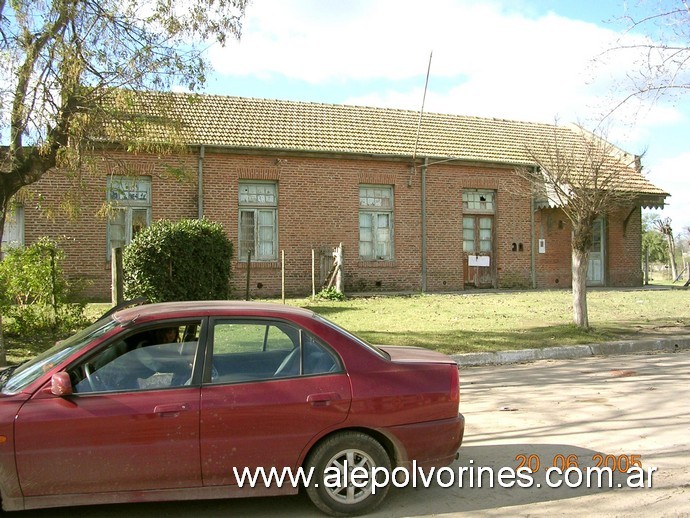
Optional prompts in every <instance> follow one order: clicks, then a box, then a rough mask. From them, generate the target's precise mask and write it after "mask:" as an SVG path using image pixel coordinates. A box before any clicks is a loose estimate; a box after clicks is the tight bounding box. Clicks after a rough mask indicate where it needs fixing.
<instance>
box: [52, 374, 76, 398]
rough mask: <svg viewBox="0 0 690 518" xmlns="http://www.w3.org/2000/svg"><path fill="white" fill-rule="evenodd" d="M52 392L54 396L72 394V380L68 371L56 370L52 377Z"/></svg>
mask: <svg viewBox="0 0 690 518" xmlns="http://www.w3.org/2000/svg"><path fill="white" fill-rule="evenodd" d="M50 392H51V393H52V394H53V395H54V396H71V395H72V392H73V391H72V380H71V379H70V377H69V374H68V373H66V372H56V373H55V374H53V377H52V378H51V379H50Z"/></svg>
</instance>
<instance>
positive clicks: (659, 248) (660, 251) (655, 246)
mask: <svg viewBox="0 0 690 518" xmlns="http://www.w3.org/2000/svg"><path fill="white" fill-rule="evenodd" d="M659 218H660V216H659V214H656V213H647V214H643V215H642V253H643V257H642V259H643V260H644V259H645V258H644V254H645V251H646V253H648V254H649V260H650V261H651V262H653V263H665V262H666V261H668V246H667V244H666V238H664V236H663V235H662V234H661V233H660V232H659V231H658V230H657V229H656V227H655V223H654V222H655V221H657V220H659Z"/></svg>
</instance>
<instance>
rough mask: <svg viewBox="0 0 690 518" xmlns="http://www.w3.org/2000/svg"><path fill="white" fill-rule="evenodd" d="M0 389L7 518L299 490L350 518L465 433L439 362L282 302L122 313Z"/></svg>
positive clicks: (450, 450) (13, 371)
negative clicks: (11, 513)
mask: <svg viewBox="0 0 690 518" xmlns="http://www.w3.org/2000/svg"><path fill="white" fill-rule="evenodd" d="M0 379H1V386H2V395H1V396H0V492H1V496H2V507H3V509H5V510H18V509H35V508H43V507H54V506H65V505H69V506H72V505H81V504H101V503H115V502H141V501H163V500H183V499H202V498H225V497H248V496H261V495H284V494H292V493H296V492H297V491H298V490H299V489H300V486H306V491H307V494H308V495H309V497H310V498H311V500H312V501H313V502H314V503H315V504H316V506H318V507H319V508H320V509H321V510H323V511H325V512H327V513H331V514H340V515H343V514H356V513H362V512H365V511H368V510H371V509H373V508H374V507H375V506H376V505H378V504H379V503H380V502H381V501H382V500H383V498H384V497H385V495H386V491H387V489H388V487H389V485H390V484H385V482H387V481H388V479H387V478H386V477H387V474H388V473H391V472H393V470H394V469H396V468H400V469H412V467H413V466H414V469H430V468H432V467H441V466H446V465H448V464H450V463H451V462H452V461H453V460H454V459H455V458H456V456H457V450H458V448H459V447H460V444H461V442H462V437H463V432H464V418H463V417H462V415H460V414H459V413H458V407H459V399H460V393H459V380H458V369H457V366H456V364H455V363H454V362H453V361H452V360H451V359H450V358H448V357H447V356H445V355H442V354H440V353H436V352H433V351H429V350H425V349H420V348H414V347H374V346H372V345H369V344H367V343H366V342H364V341H362V340H360V339H358V338H356V337H355V336H353V335H351V334H350V333H348V332H347V331H345V330H343V329H341V328H340V327H338V326H336V325H335V324H333V323H331V322H329V321H328V320H326V319H324V318H322V317H321V316H319V315H316V314H315V313H313V312H311V311H307V310H304V309H298V308H293V307H289V306H284V305H273V304H259V303H245V302H178V303H164V304H151V305H144V306H137V307H133V308H128V309H123V310H120V311H117V312H114V313H113V314H111V315H108V316H107V317H104V318H102V319H101V320H99V321H98V322H96V323H95V324H93V325H92V326H90V327H89V328H87V329H85V330H83V331H81V332H80V333H78V334H76V335H74V336H72V337H71V338H69V339H67V340H65V341H63V342H60V343H58V344H57V345H56V346H55V347H53V348H52V349H50V350H48V351H46V352H45V353H43V354H41V355H40V356H38V357H36V358H35V359H33V360H31V361H30V362H28V363H25V364H22V365H20V366H18V367H11V368H9V369H7V370H5V371H4V372H3V373H2V374H1V375H0ZM271 468H274V470H273V471H274V472H275V473H274V474H275V475H276V478H275V479H270V480H269V481H268V482H269V483H264V480H263V479H261V478H259V479H258V480H255V481H254V483H252V481H251V480H250V477H251V476H254V475H256V474H257V473H259V471H261V470H263V472H264V475H268V474H270V470H271ZM300 469H301V470H302V475H304V476H308V475H312V478H310V479H308V480H307V479H302V480H300V481H297V482H295V483H292V481H290V480H289V479H287V477H286V479H285V480H283V481H282V483H280V480H278V478H277V476H278V475H280V474H281V473H282V474H283V475H285V474H286V473H287V474H288V475H296V474H299V472H300ZM286 470H287V471H286ZM336 471H337V472H338V473H342V474H343V475H342V479H343V481H344V482H345V483H344V484H340V483H335V482H334V479H335V478H337V477H333V476H331V475H332V474H333V473H334V472H336ZM393 474H394V475H395V473H393ZM346 475H347V476H346ZM350 475H353V476H352V478H350ZM329 476H331V477H330V483H329V478H328V477H329ZM380 481H384V483H383V484H380V483H379V484H377V482H380ZM250 486H253V487H250Z"/></svg>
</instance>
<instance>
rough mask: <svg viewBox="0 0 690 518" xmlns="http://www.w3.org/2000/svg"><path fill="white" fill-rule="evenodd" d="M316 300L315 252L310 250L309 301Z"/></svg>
mask: <svg viewBox="0 0 690 518" xmlns="http://www.w3.org/2000/svg"><path fill="white" fill-rule="evenodd" d="M315 298H316V251H315V250H314V249H313V248H312V249H311V300H314V299H315Z"/></svg>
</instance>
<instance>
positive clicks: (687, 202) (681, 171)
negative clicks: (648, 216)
mask: <svg viewBox="0 0 690 518" xmlns="http://www.w3.org/2000/svg"><path fill="white" fill-rule="evenodd" d="M688 172H690V152H685V153H681V154H679V155H676V156H672V157H669V158H665V159H662V160H660V161H659V162H658V163H657V164H656V165H655V166H654V167H653V168H651V169H650V171H649V174H648V178H649V180H650V181H651V182H652V183H654V184H655V185H657V186H659V187H661V188H662V189H664V190H665V191H667V192H669V193H670V194H671V197H670V198H667V203H668V205H667V206H666V207H665V208H664V210H663V212H661V213H660V214H661V215H662V217H664V218H671V221H672V224H673V229H674V232H675V233H679V232H680V231H681V229H684V228H690V199H688V197H687V193H688V192H690V174H688ZM655 212H658V211H655Z"/></svg>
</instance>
